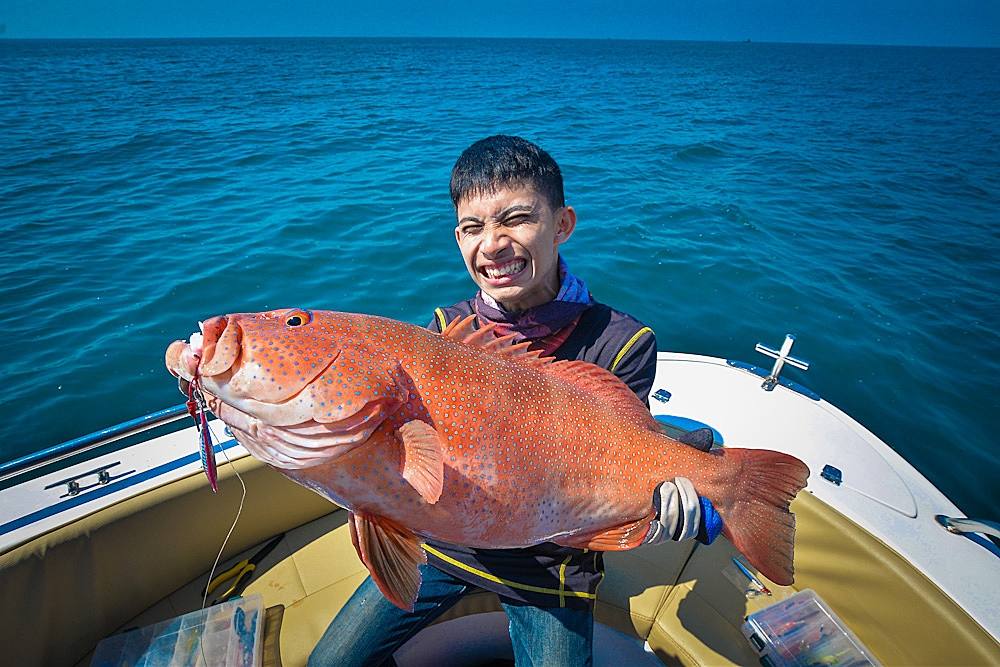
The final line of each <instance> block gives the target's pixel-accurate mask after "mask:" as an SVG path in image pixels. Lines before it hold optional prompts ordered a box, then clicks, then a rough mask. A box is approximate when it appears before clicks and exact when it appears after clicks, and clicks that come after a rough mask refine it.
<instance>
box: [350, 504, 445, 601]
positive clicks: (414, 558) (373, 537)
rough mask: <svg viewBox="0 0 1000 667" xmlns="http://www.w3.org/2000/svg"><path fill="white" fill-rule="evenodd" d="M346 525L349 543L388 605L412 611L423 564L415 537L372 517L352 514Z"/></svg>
mask: <svg viewBox="0 0 1000 667" xmlns="http://www.w3.org/2000/svg"><path fill="white" fill-rule="evenodd" d="M348 523H350V526H351V541H352V542H353V543H354V548H355V549H356V550H357V552H358V557H360V558H361V562H362V563H364V564H365V567H367V568H368V572H370V573H371V575H372V581H374V582H375V585H376V586H378V589H379V590H380V591H382V594H383V595H384V596H385V598H386V599H387V600H388V601H389V602H391V603H393V604H394V605H396V606H397V607H399V608H400V609H403V610H405V611H413V603H414V602H416V600H417V593H418V592H419V591H420V569H419V566H420V565H421V564H422V563H426V562H427V555H426V554H425V553H424V550H423V549H421V548H420V542H419V541H418V539H417V536H416V535H414V534H413V533H411V532H410V531H408V530H406V529H405V528H402V527H401V526H399V525H397V524H396V523H394V522H393V521H391V520H390V519H386V518H385V517H381V516H378V515H375V514H363V513H361V512H352V513H351V514H350V516H349V517H348Z"/></svg>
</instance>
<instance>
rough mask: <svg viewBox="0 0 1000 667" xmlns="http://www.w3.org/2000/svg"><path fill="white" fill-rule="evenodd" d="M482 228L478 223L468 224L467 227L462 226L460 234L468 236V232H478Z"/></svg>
mask: <svg viewBox="0 0 1000 667" xmlns="http://www.w3.org/2000/svg"><path fill="white" fill-rule="evenodd" d="M482 230H483V228H482V227H481V226H479V225H470V226H468V227H462V234H463V235H465V236H468V235H469V234H478V233H479V232H481V231H482Z"/></svg>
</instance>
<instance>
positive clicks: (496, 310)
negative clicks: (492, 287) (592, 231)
mask: <svg viewBox="0 0 1000 667" xmlns="http://www.w3.org/2000/svg"><path fill="white" fill-rule="evenodd" d="M593 303H594V299H593V297H591V296H590V292H589V291H588V290H587V284H586V283H585V282H583V280H581V279H580V278H578V277H576V276H575V275H573V274H572V273H570V272H569V268H568V267H567V266H566V262H565V261H564V260H563V258H562V257H560V258H559V293H558V294H556V298H554V299H552V301H549V302H548V303H543V304H541V305H539V306H535V307H534V308H528V309H527V310H522V311H520V312H517V313H513V312H510V311H507V310H504V307H503V306H502V305H500V304H499V303H497V301H496V300H495V299H494V298H493V297H491V296H490V295H489V294H486V293H484V292H483V291H482V290H480V291H479V292H478V293H477V294H476V315H478V316H479V321H480V323H481V324H487V323H493V324H496V325H497V334H499V335H501V336H506V335H507V334H511V333H513V334H517V338H516V339H515V342H520V341H522V340H532V341H534V340H539V339H542V338H546V337H548V336H552V335H553V334H555V333H557V332H559V330H560V329H563V328H565V327H566V326H567V325H569V324H571V323H574V322H575V321H576V320H577V319H578V318H579V317H580V314H581V313H582V312H583V311H585V310H586V309H587V308H590V306H591V304H593Z"/></svg>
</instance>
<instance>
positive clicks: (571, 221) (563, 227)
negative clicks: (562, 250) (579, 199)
mask: <svg viewBox="0 0 1000 667" xmlns="http://www.w3.org/2000/svg"><path fill="white" fill-rule="evenodd" d="M574 229H576V211H574V210H573V207H572V206H563V207H562V211H561V212H560V214H559V219H558V220H556V245H559V244H560V243H565V242H566V241H568V240H569V237H570V236H572V235H573V230H574Z"/></svg>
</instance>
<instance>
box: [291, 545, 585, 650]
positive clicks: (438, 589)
mask: <svg viewBox="0 0 1000 667" xmlns="http://www.w3.org/2000/svg"><path fill="white" fill-rule="evenodd" d="M420 573H421V575H422V576H423V581H422V583H421V584H420V594H419V595H418V596H417V602H416V604H415V605H414V606H413V611H412V612H406V611H403V610H402V609H400V608H398V607H396V606H395V605H394V604H392V603H391V602H389V601H388V600H386V599H385V597H383V595H382V593H381V591H379V589H378V587H377V586H375V582H373V581H372V580H371V577H368V578H367V579H365V581H364V583H362V584H361V586H360V587H358V590H356V591H355V592H354V595H352V596H351V599H350V600H348V601H347V604H345V605H344V607H343V608H342V609H341V610H340V612H339V613H338V614H337V615H336V616H335V617H334V619H333V621H331V622H330V627H328V628H327V629H326V632H324V633H323V636H322V637H321V638H320V640H319V643H317V644H316V648H314V649H313V652H312V655H310V656H309V667H328V666H333V665H336V666H337V667H341V666H343V667H348V666H354V665H357V666H358V667H363V666H365V667H367V666H373V665H392V664H393V662H392V654H393V653H395V652H396V649H398V648H399V647H400V646H402V645H403V644H404V643H406V641H407V640H408V639H409V638H410V637H412V636H413V635H415V634H417V632H419V631H420V630H421V629H423V628H424V627H426V626H428V625H430V623H431V622H432V621H433V620H434V619H436V618H437V617H438V616H440V615H441V614H443V613H444V612H446V611H447V610H448V609H449V608H450V607H451V606H452V605H454V604H455V603H456V602H458V600H459V598H461V597H462V596H463V595H465V594H466V593H469V592H471V591H473V590H477V589H476V587H475V586H473V585H472V584H469V583H466V582H464V581H461V580H460V579H456V578H455V577H453V576H451V575H450V574H447V573H445V572H442V571H441V570H439V569H437V568H436V567H432V566H430V565H421V566H420ZM501 603H502V605H503V608H504V611H505V612H507V620H508V621H509V622H510V639H511V643H512V644H513V647H514V661H515V663H516V664H517V665H518V667H535V666H540V665H546V666H548V665H573V666H574V667H575V666H576V665H590V664H591V653H592V648H593V641H594V616H593V613H592V612H591V611H590V610H589V609H571V608H569V607H566V608H559V607H554V608H547V607H531V606H527V605H515V604H507V603H505V602H502V599H501ZM441 657H442V660H443V661H444V662H443V663H442V664H447V656H441Z"/></svg>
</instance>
